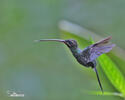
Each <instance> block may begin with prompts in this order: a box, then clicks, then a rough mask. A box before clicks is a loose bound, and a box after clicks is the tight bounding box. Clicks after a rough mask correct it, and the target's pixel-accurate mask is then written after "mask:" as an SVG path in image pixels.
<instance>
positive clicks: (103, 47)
mask: <svg viewBox="0 0 125 100" xmlns="http://www.w3.org/2000/svg"><path fill="white" fill-rule="evenodd" d="M111 38H112V37H111V36H109V37H107V38H105V39H102V40H100V41H98V42H96V43H94V44H92V45H90V46H88V47H86V48H85V49H83V50H81V49H80V48H78V44H77V41H76V40H74V39H67V40H62V39H40V40H35V41H36V42H41V41H57V42H61V43H64V44H65V45H66V46H67V47H68V48H69V49H70V51H71V52H72V54H73V56H74V57H75V58H76V60H77V61H78V63H79V64H81V65H83V66H85V67H88V68H89V67H90V68H92V69H93V70H94V71H95V73H96V76H97V80H98V83H99V86H100V89H101V91H102V93H103V87H102V84H101V81H100V78H99V74H98V71H97V68H96V65H97V63H96V59H97V58H98V57H99V56H100V55H102V54H104V53H108V52H109V51H110V50H112V48H113V47H114V46H115V44H108V43H109V41H110V40H111Z"/></svg>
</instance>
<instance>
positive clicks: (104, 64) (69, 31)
mask: <svg viewBox="0 0 125 100" xmlns="http://www.w3.org/2000/svg"><path fill="white" fill-rule="evenodd" d="M66 25H69V26H67V27H68V28H67V27H66ZM75 28H76V30H75ZM60 29H61V30H62V33H63V34H62V35H61V36H62V38H63V39H71V38H72V39H75V40H77V41H78V43H79V46H80V47H82V48H83V47H86V46H88V45H90V44H91V40H88V39H89V38H88V37H87V34H88V33H89V36H91V35H90V34H92V32H89V31H87V30H86V29H81V28H80V27H78V26H77V25H76V27H75V25H74V24H71V23H69V22H68V24H67V23H66V21H65V23H63V25H62V23H61V25H60ZM78 29H80V32H81V30H85V31H83V34H84V36H81V35H80V34H77V33H74V32H77V31H78ZM78 32H79V31H78ZM80 32H79V33H80ZM85 32H86V34H85ZM81 33H82V32H81ZM92 35H94V34H92ZM96 37H97V35H96ZM98 37H99V36H98ZM112 55H115V54H112ZM115 56H116V55H115ZM98 60H99V63H100V65H101V68H102V69H103V71H104V73H105V75H106V76H107V78H108V79H109V80H110V82H111V83H112V85H113V86H114V87H115V88H116V89H117V90H118V91H119V92H120V93H122V94H123V95H124V96H125V79H124V76H123V75H122V73H121V71H120V70H119V69H118V66H117V65H116V64H115V62H113V61H112V59H111V58H110V57H109V56H108V55H107V54H103V55H101V56H100V57H99V59H98ZM124 66H125V65H124Z"/></svg>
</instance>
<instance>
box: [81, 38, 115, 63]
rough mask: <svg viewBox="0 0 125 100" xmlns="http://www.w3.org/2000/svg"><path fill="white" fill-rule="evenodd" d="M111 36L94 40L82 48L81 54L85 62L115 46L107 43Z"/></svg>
mask: <svg viewBox="0 0 125 100" xmlns="http://www.w3.org/2000/svg"><path fill="white" fill-rule="evenodd" d="M110 39H111V37H108V38H105V39H103V40H101V41H99V42H96V43H95V44H92V45H90V46H89V47H87V48H86V49H84V50H83V52H82V54H83V56H84V58H85V59H86V61H87V62H91V61H93V60H95V59H96V58H97V57H98V56H100V55H101V54H103V53H107V52H109V51H110V50H112V48H113V47H114V46H115V44H108V45H105V44H107V43H108V42H109V40H110Z"/></svg>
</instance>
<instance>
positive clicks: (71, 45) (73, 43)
mask: <svg viewBox="0 0 125 100" xmlns="http://www.w3.org/2000/svg"><path fill="white" fill-rule="evenodd" d="M64 43H65V44H66V45H67V46H68V47H69V48H77V47H78V45H77V42H76V40H73V39H69V40H65V41H64Z"/></svg>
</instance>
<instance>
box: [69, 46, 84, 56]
mask: <svg viewBox="0 0 125 100" xmlns="http://www.w3.org/2000/svg"><path fill="white" fill-rule="evenodd" d="M70 50H71V52H72V54H73V55H74V56H75V57H76V56H79V55H80V53H81V52H82V50H81V49H79V48H70Z"/></svg>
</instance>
